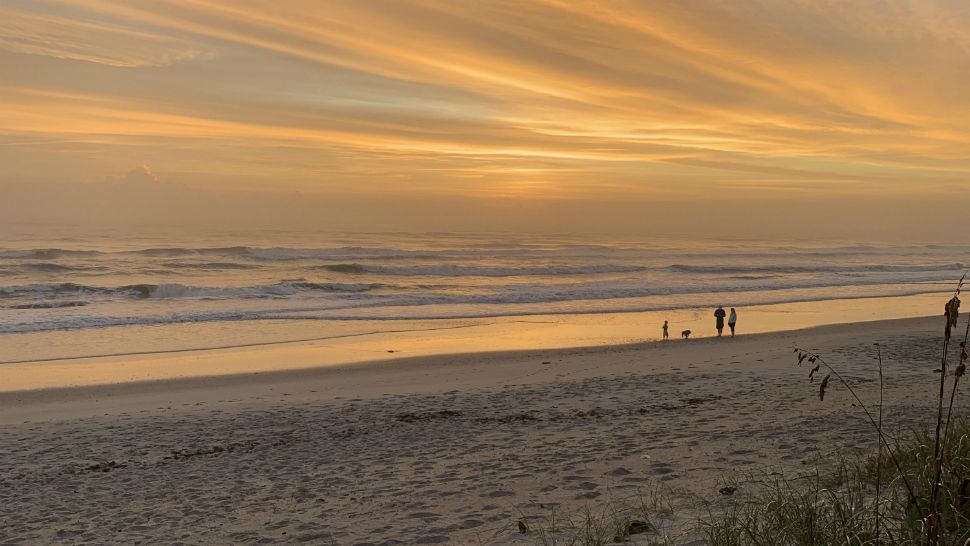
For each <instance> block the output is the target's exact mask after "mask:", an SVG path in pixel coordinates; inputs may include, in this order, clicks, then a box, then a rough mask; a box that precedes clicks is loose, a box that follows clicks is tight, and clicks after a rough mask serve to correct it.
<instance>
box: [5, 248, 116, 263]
mask: <svg viewBox="0 0 970 546" xmlns="http://www.w3.org/2000/svg"><path fill="white" fill-rule="evenodd" d="M99 254H101V253H100V252H98V251H96V250H69V249H64V248H35V249H31V250H0V259H17V260H56V259H58V258H71V257H85V258H86V257H92V256H97V255H99Z"/></svg>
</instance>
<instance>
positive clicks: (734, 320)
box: [728, 307, 738, 337]
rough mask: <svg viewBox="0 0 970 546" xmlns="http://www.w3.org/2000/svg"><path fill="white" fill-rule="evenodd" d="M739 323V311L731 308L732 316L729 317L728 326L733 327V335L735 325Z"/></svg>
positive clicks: (732, 335) (732, 333)
mask: <svg viewBox="0 0 970 546" xmlns="http://www.w3.org/2000/svg"><path fill="white" fill-rule="evenodd" d="M737 323H738V312H737V311H735V310H734V307H732V308H731V316H729V317H728V326H729V327H730V328H731V337H734V326H735V325H736V324H737Z"/></svg>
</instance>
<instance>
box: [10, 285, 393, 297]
mask: <svg viewBox="0 0 970 546" xmlns="http://www.w3.org/2000/svg"><path fill="white" fill-rule="evenodd" d="M384 286H385V285H384V284H380V283H318V282H310V281H305V280H291V281H281V282H278V283H275V284H265V285H255V286H241V287H222V288H220V287H208V286H190V285H185V284H180V283H166V284H129V285H124V286H117V287H103V286H88V285H82V284H77V283H34V284H26V285H12V286H0V298H31V297H34V298H38V297H43V298H50V297H57V296H82V295H103V296H105V295H106V296H115V297H117V296H122V297H129V298H166V299H174V298H272V297H281V296H291V295H294V294H297V293H299V292H301V291H319V292H331V293H363V292H368V291H371V290H375V289H378V288H383V287H384Z"/></svg>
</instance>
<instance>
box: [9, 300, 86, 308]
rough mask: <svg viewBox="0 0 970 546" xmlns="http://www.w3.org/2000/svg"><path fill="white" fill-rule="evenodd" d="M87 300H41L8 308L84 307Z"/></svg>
mask: <svg viewBox="0 0 970 546" xmlns="http://www.w3.org/2000/svg"><path fill="white" fill-rule="evenodd" d="M85 305H88V302H86V301H39V302H35V303H21V304H18V305H10V306H8V307H7V308H8V309H63V308H65V307H84V306H85Z"/></svg>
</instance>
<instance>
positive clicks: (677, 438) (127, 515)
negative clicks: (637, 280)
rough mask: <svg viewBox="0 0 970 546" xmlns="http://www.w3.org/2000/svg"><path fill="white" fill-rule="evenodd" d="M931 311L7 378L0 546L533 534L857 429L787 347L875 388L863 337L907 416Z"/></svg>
mask: <svg viewBox="0 0 970 546" xmlns="http://www.w3.org/2000/svg"><path fill="white" fill-rule="evenodd" d="M940 322H941V320H940V319H938V318H936V317H931V318H924V319H903V320H893V321H882V322H865V323H856V324H846V325H836V326H825V327H819V328H813V329H807V330H799V331H791V332H778V333H768V334H756V335H747V336H743V337H738V338H736V339H728V338H724V339H712V338H703V339H691V340H689V341H681V340H672V341H669V342H649V343H641V344H633V345H613V346H601V347H593V348H566V349H536V350H528V351H506V352H494V353H466V354H456V355H430V356H415V357H412V358H398V359H393V360H388V361H381V362H372V363H367V364H353V365H333V366H327V367H319V368H304V369H297V370H271V371H262V372H260V373H248V374H239V373H236V374H230V375H219V376H210V377H185V378H178V379H168V380H160V381H145V382H136V383H120V384H111V385H90V386H86V387H76V388H60V389H46V390H32V391H31V390H26V391H25V390H10V391H8V392H2V393H0V466H2V469H0V470H2V471H0V543H23V544H28V543H69V544H75V543H82V542H85V543H125V544H134V543H138V542H141V543H157V542H165V543H172V544H174V543H184V544H200V543H206V544H242V543H310V544H321V543H322V544H329V543H333V544H416V543H447V544H532V543H535V541H536V540H537V537H536V535H535V534H534V533H533V534H520V533H519V529H518V522H519V521H522V522H524V523H525V524H526V525H527V527H529V528H530V529H533V530H534V529H537V528H540V527H542V526H543V525H545V523H546V522H548V521H549V517H550V515H551V514H553V513H556V514H574V513H576V512H579V511H582V510H583V509H584V507H586V506H590V507H593V508H594V509H596V508H597V507H602V506H605V505H607V504H608V503H611V502H627V501H629V499H631V498H632V497H636V496H637V495H649V494H650V492H651V491H653V490H655V489H656V488H658V487H662V488H665V489H667V490H669V491H673V492H675V493H674V494H675V495H680V496H684V497H685V498H686V497H688V496H689V497H691V498H704V499H712V500H714V499H716V498H717V497H718V495H719V493H718V488H719V487H720V485H721V484H722V480H723V479H725V478H726V477H731V476H735V475H738V474H739V473H744V472H746V471H751V470H756V469H757V470H758V471H761V470H764V471H779V472H786V473H789V472H796V473H797V472H799V471H803V470H804V469H805V466H804V465H805V464H811V463H814V461H815V460H816V459H817V458H818V457H820V456H823V457H824V456H826V455H828V454H831V453H832V452H833V451H835V450H837V449H848V448H851V447H854V446H855V447H863V448H865V447H867V446H868V445H869V444H870V443H873V437H872V434H871V433H870V429H869V428H868V427H869V425H868V424H867V422H866V421H865V420H864V417H863V415H862V414H861V412H860V411H859V409H858V408H856V407H853V406H852V400H851V398H850V397H849V395H848V393H847V392H845V390H844V389H843V388H841V387H840V386H838V385H833V387H832V388H831V390H830V392H829V394H828V395H827V396H826V399H825V401H824V402H820V401H819V399H818V396H817V383H816V384H809V383H808V380H807V375H808V369H807V368H796V367H795V365H794V364H795V361H794V357H793V354H792V349H793V347H795V346H799V347H802V348H806V349H811V350H817V351H820V352H823V353H824V354H825V355H827V357H830V360H831V362H832V363H833V364H837V365H838V366H839V367H840V369H841V371H842V372H843V374H844V375H846V377H847V378H849V380H850V381H852V382H853V383H854V384H855V385H857V387H858V388H859V390H860V392H861V393H863V396H864V398H865V399H866V400H867V401H872V400H873V399H874V397H875V396H877V391H876V389H875V385H876V384H875V383H874V381H875V379H876V377H877V375H876V365H875V359H874V355H875V353H874V347H873V343H874V342H878V343H880V344H881V347H882V350H883V354H884V357H885V360H886V376H887V381H886V400H887V412H888V415H889V416H890V417H889V419H890V422H892V423H894V424H895V425H897V426H899V427H906V426H911V425H912V426H919V423H921V422H924V421H928V420H929V419H931V418H932V415H931V412H930V411H928V408H930V407H931V406H932V390H933V387H932V385H933V384H934V382H935V381H936V380H937V376H936V375H935V374H933V373H932V370H933V368H934V367H935V366H936V364H937V362H936V361H937V359H938V347H939V342H940V337H941V332H940V330H941V328H939V326H940ZM198 356H199V355H192V354H188V355H182V357H183V358H186V357H198ZM263 356H265V355H263ZM277 356H278V357H284V356H285V354H284V353H277ZM169 357H173V356H172V355H169V356H168V357H166V358H169ZM119 358H124V357H119ZM683 524H684V521H683V518H681V520H679V521H678V519H677V517H674V518H672V520H671V521H670V522H668V525H669V527H668V528H667V529H666V531H667V532H669V533H673V534H676V533H681V532H682V530H683V529H684V525H683ZM657 536H658V535H657V534H656V533H653V534H646V535H642V536H639V537H638V540H640V541H641V542H645V541H649V540H652V539H656V538H657ZM676 540H678V539H677V537H676V536H675V541H676ZM684 540H686V539H684Z"/></svg>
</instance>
